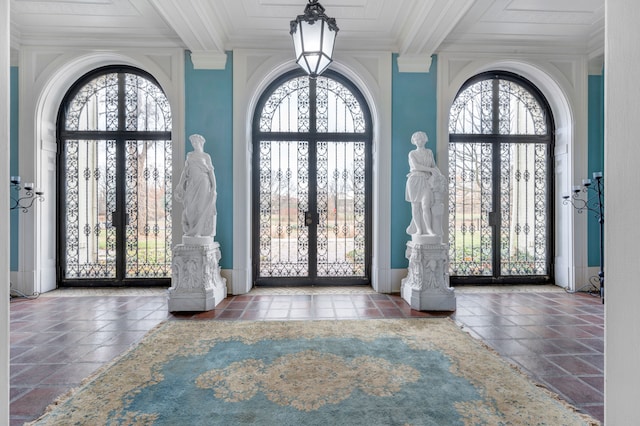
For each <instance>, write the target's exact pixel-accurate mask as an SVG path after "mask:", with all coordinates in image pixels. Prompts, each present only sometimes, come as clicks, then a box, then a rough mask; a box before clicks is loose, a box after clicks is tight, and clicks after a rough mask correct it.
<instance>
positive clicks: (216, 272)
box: [169, 237, 227, 312]
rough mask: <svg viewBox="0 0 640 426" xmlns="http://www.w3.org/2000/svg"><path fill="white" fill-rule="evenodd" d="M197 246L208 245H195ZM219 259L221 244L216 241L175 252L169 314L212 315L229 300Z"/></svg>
mask: <svg viewBox="0 0 640 426" xmlns="http://www.w3.org/2000/svg"><path fill="white" fill-rule="evenodd" d="M209 238H210V237H209ZM184 242H187V241H185V240H184V239H183V243H184ZM196 242H198V243H200V242H204V243H205V244H193V243H196ZM220 257H221V254H220V244H218V243H216V242H213V238H210V241H189V244H179V245H177V246H176V247H175V248H174V250H173V263H172V277H171V288H170V289H169V312H176V311H210V310H212V309H213V308H215V306H216V305H217V304H218V303H220V302H221V301H222V300H223V299H224V298H225V297H227V283H226V281H227V280H226V279H224V278H222V276H221V275H220V266H219V265H218V262H219V261H220Z"/></svg>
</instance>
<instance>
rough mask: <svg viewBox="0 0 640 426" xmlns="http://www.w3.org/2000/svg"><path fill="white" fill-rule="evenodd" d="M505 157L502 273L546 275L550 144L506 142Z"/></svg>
mask: <svg viewBox="0 0 640 426" xmlns="http://www.w3.org/2000/svg"><path fill="white" fill-rule="evenodd" d="M501 156H502V159H501V162H502V165H503V166H502V167H501V172H500V174H501V187H502V190H501V194H502V199H501V210H502V211H501V215H502V216H501V217H502V219H501V224H500V234H501V247H500V259H501V260H500V262H501V265H502V266H501V272H502V274H503V275H546V274H548V271H547V243H546V242H547V237H548V235H547V233H548V230H547V224H546V214H547V187H548V182H547V161H548V159H547V147H546V145H544V144H502V146H501Z"/></svg>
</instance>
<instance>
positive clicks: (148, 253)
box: [57, 66, 172, 286]
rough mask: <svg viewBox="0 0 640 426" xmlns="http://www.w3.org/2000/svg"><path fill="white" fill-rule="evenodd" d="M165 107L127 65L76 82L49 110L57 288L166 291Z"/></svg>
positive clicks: (168, 168)
mask: <svg viewBox="0 0 640 426" xmlns="http://www.w3.org/2000/svg"><path fill="white" fill-rule="evenodd" d="M171 127H172V119H171V111H170V107H169V102H168V100H167V98H166V96H165V94H164V92H163V91H162V89H161V88H160V86H159V84H158V83H157V82H156V80H155V79H154V78H153V77H152V76H151V75H149V74H148V73H146V72H144V71H141V70H139V69H137V68H134V67H128V66H108V67H104V68H100V69H96V70H94V71H92V72H90V73H88V74H86V75H84V76H83V77H82V78H80V79H79V80H78V81H77V82H76V83H75V84H74V85H73V87H72V88H71V89H70V90H69V91H68V92H67V95H66V96H65V98H64V100H63V102H62V104H61V106H60V110H59V114H58V122H57V134H58V146H59V150H58V167H57V169H58V259H59V261H58V263H59V271H58V281H59V283H60V284H61V285H82V286H87V285H125V284H126V285H136V284H138V285H140V284H142V285H152V284H162V285H168V284H169V282H170V278H169V277H170V271H171V231H172V229H171V228H172V226H171V192H172V191H171V182H172V180H171V178H172V176H171V175H172V143H171Z"/></svg>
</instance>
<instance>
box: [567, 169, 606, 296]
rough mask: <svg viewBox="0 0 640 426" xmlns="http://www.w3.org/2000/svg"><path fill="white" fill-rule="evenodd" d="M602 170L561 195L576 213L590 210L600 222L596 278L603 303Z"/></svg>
mask: <svg viewBox="0 0 640 426" xmlns="http://www.w3.org/2000/svg"><path fill="white" fill-rule="evenodd" d="M602 179H603V177H602V172H594V173H593V180H591V179H582V186H579V185H576V186H574V187H573V189H572V191H571V194H570V195H565V196H563V197H562V204H564V205H568V204H571V205H572V206H573V208H574V209H576V211H577V212H578V213H584V212H587V211H589V212H592V213H594V214H595V217H596V219H598V223H599V224H600V271H599V272H598V279H599V282H600V298H601V299H602V303H604V242H603V239H602V237H603V235H604V204H603V201H604V200H603V189H604V182H603V180H602Z"/></svg>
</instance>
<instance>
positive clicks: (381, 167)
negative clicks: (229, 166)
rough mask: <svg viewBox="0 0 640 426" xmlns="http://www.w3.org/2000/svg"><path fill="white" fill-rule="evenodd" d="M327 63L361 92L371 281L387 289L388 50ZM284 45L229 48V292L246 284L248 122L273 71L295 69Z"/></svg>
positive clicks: (248, 260)
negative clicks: (369, 154) (369, 140)
mask: <svg viewBox="0 0 640 426" xmlns="http://www.w3.org/2000/svg"><path fill="white" fill-rule="evenodd" d="M334 59H335V60H334V62H333V63H332V64H331V67H332V68H333V69H334V70H336V71H338V72H340V73H341V74H343V75H345V76H346V77H347V78H349V79H350V80H351V81H352V82H353V83H354V84H355V85H356V86H357V87H358V88H359V89H360V91H361V92H362V94H363V95H364V97H365V99H366V101H367V103H368V105H369V108H370V110H371V115H372V122H373V125H374V129H373V167H374V170H373V253H374V257H373V261H372V262H373V264H372V277H371V278H372V286H373V288H374V289H375V290H376V291H379V292H389V289H390V283H389V281H388V273H387V272H385V271H388V270H389V269H390V264H391V260H390V258H391V248H390V241H391V235H390V234H391V223H390V222H391V220H390V218H391V207H390V204H391V202H390V200H391V78H392V70H391V69H392V67H391V53H390V52H350V53H349V55H346V56H345V57H341V56H340V55H337V56H336V57H335V58H334ZM295 67H297V65H296V64H295V63H294V61H293V59H292V57H291V52H290V51H289V50H286V51H280V50H274V51H265V50H243V49H236V50H234V52H233V99H234V107H233V108H234V111H233V123H234V124H233V135H234V136H233V138H234V140H233V162H234V166H233V193H234V194H236V196H234V199H233V217H234V223H233V242H234V244H233V280H232V281H233V294H244V293H247V292H249V291H250V290H251V287H252V270H251V265H252V259H251V155H252V153H251V127H252V119H253V113H254V110H255V108H256V104H257V102H258V99H259V98H260V96H261V94H262V93H263V92H264V90H265V89H266V87H267V86H268V85H269V84H270V83H271V82H272V81H273V80H275V79H276V78H277V77H278V76H280V75H282V74H283V73H284V72H286V71H289V70H291V69H295Z"/></svg>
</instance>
